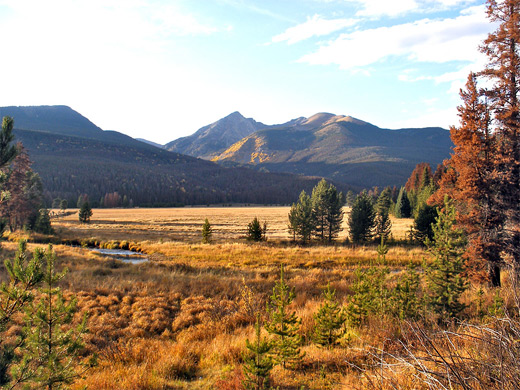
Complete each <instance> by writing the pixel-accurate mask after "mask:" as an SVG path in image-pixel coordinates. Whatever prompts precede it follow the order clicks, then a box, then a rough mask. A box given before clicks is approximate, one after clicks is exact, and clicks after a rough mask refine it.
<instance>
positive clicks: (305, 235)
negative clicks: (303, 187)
mask: <svg viewBox="0 0 520 390" xmlns="http://www.w3.org/2000/svg"><path fill="white" fill-rule="evenodd" d="M314 230H315V217H314V212H313V208H312V201H311V198H310V197H309V196H308V195H307V194H306V193H305V191H302V192H301V193H300V197H299V199H298V203H297V204H293V205H292V207H291V210H290V211H289V231H290V232H292V233H293V236H294V238H296V237H298V238H299V239H300V240H301V241H302V243H304V244H305V243H307V242H308V241H309V240H310V239H311V234H312V232H313V231H314Z"/></svg>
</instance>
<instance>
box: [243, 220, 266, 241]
mask: <svg viewBox="0 0 520 390" xmlns="http://www.w3.org/2000/svg"><path fill="white" fill-rule="evenodd" d="M266 231H267V224H266V223H265V222H264V226H263V227H262V225H261V224H260V221H259V220H258V218H257V217H254V218H253V220H252V221H251V222H249V224H248V225H247V232H246V237H247V239H248V240H249V241H263V240H265V233H266Z"/></svg>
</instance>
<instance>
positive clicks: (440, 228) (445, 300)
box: [426, 197, 468, 319]
mask: <svg viewBox="0 0 520 390" xmlns="http://www.w3.org/2000/svg"><path fill="white" fill-rule="evenodd" d="M426 244H427V247H428V251H429V252H430V254H431V255H432V256H433V261H432V262H431V263H430V264H429V265H428V266H426V279H427V285H428V290H429V305H430V307H431V308H432V309H433V311H435V312H436V313H438V314H439V315H440V318H441V319H451V318H455V317H457V316H458V315H459V313H460V312H461V311H462V310H463V309H464V308H465V305H464V304H463V303H462V302H460V296H461V295H462V293H463V292H464V291H465V290H466V289H467V287H468V285H467V281H466V278H465V276H464V274H463V272H464V260H463V258H462V254H463V253H464V245H465V238H464V234H463V232H462V229H460V228H457V227H456V215H455V208H454V206H453V204H452V201H450V200H449V199H448V198H447V197H445V201H444V207H443V208H442V210H441V211H440V212H439V215H438V217H437V222H436V224H435V225H434V226H433V241H430V240H427V241H426Z"/></svg>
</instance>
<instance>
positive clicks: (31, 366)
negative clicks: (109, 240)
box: [12, 245, 94, 390]
mask: <svg viewBox="0 0 520 390" xmlns="http://www.w3.org/2000/svg"><path fill="white" fill-rule="evenodd" d="M44 256H45V260H46V269H45V271H44V276H43V287H42V288H40V293H41V299H40V301H39V302H38V303H37V304H32V305H31V306H30V307H29V308H28V311H27V315H26V325H25V328H24V336H25V341H24V344H23V345H22V347H21V348H20V349H21V352H22V355H23V358H22V361H21V362H20V363H19V364H17V365H16V366H15V367H14V368H13V369H12V375H13V378H14V380H15V381H19V380H21V379H23V380H24V381H27V382H28V383H30V384H32V385H33V386H38V387H40V388H46V389H47V390H52V389H60V388H62V387H63V385H65V384H70V383H72V382H73V380H74V379H75V378H77V377H78V376H79V375H80V372H78V371H77V370H78V369H80V370H81V371H84V370H86V369H87V368H88V367H90V366H91V365H92V364H94V360H93V358H91V359H90V360H89V361H88V362H87V361H82V360H80V357H79V352H80V350H81V349H82V348H83V347H84V344H83V340H82V337H83V335H84V334H85V333H86V319H87V318H86V316H83V321H82V322H81V323H80V324H79V325H78V326H77V327H76V328H72V327H71V325H70V324H71V322H72V320H73V316H74V313H75V312H76V310H77V308H76V299H75V298H73V299H71V300H70V301H69V302H66V300H65V298H64V297H63V293H62V291H61V289H60V288H59V287H58V286H57V283H58V282H59V280H61V279H62V278H63V277H64V276H65V274H66V273H67V270H66V269H65V270H64V271H63V272H61V273H56V269H55V260H56V255H55V254H54V251H53V250H52V246H50V245H49V248H48V250H47V251H45V255H44ZM64 326H68V327H69V329H65V328H64Z"/></svg>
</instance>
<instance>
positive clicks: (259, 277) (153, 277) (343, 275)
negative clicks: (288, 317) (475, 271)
mask: <svg viewBox="0 0 520 390" xmlns="http://www.w3.org/2000/svg"><path fill="white" fill-rule="evenodd" d="M288 210H289V208H287V207H250V208H249V207H229V208H228V207H225V208H216V207H208V208H205V207H202V208H179V209H95V210H94V214H93V217H92V220H91V222H90V223H89V224H80V223H79V222H78V221H77V214H71V215H68V216H63V217H59V218H57V219H53V226H54V228H55V229H56V234H57V236H59V237H61V238H67V239H72V238H76V239H87V238H88V239H92V240H93V241H97V242H100V243H106V242H109V241H111V240H118V241H123V240H126V241H129V242H132V243H133V244H134V245H135V246H136V247H137V248H139V249H140V250H141V251H142V252H144V253H146V254H147V255H148V256H149V258H150V261H148V262H146V263H142V264H137V265H133V264H126V263H122V262H120V261H115V260H113V259H111V258H109V257H107V256H104V255H101V254H98V253H95V252H92V251H90V250H89V249H88V248H84V247H71V246H66V245H55V246H54V250H55V251H56V254H57V257H58V264H59V267H60V268H62V267H67V268H68V269H69V273H68V275H67V276H66V278H65V279H64V280H63V281H62V288H63V289H64V290H65V292H66V294H67V296H69V297H70V296H72V295H75V296H76V297H77V298H78V304H79V308H80V312H79V313H78V314H77V317H78V319H79V318H80V316H81V313H82V312H85V311H86V312H88V313H89V323H88V324H89V325H88V328H89V333H88V335H87V337H86V340H85V341H86V351H85V353H86V354H91V353H96V354H97V355H98V362H99V363H98V365H97V366H96V367H94V368H92V369H91V370H89V371H88V372H87V373H86V375H85V376H84V377H83V378H82V379H80V380H78V381H76V383H75V384H74V385H73V386H72V388H73V389H81V388H83V386H87V387H88V388H90V389H100V390H103V389H107V390H108V389H136V390H137V389H150V390H152V389H154V390H155V389H237V390H238V389H242V388H243V387H242V380H243V373H242V364H243V361H244V353H245V351H246V339H249V340H252V339H253V337H254V326H253V325H254V322H255V317H256V314H257V313H263V312H264V309H265V305H266V302H267V300H268V298H269V296H270V295H271V293H272V290H273V286H274V285H275V283H276V281H277V280H278V279H279V272H280V265H281V264H284V266H285V270H286V280H287V282H288V284H289V285H290V286H291V287H294V289H295V294H296V298H295V300H294V302H293V303H292V304H291V310H294V311H295V312H296V314H297V316H298V317H299V318H301V329H300V334H301V336H302V338H303V341H304V342H303V346H302V351H303V352H304V353H305V356H304V358H303V360H302V362H301V364H300V366H299V368H298V369H296V370H286V369H282V368H281V367H279V366H277V367H275V368H274V370H273V371H272V375H271V377H272V380H273V388H279V389H365V388H380V389H386V388H396V387H395V383H399V386H398V387H397V388H403V389H422V388H425V389H426V388H429V387H428V386H427V385H426V384H425V383H424V382H423V381H422V380H421V378H420V376H417V375H412V374H413V372H412V371H410V372H408V371H407V370H410V368H406V367H404V368H403V369H402V371H400V372H399V375H398V377H399V378H398V382H395V381H394V382H393V381H392V380H383V376H382V375H380V371H379V368H374V369H372V368H370V367H371V366H370V364H371V363H370V362H371V361H372V360H373V359H374V351H375V350H376V349H378V348H383V349H385V350H387V351H391V352H394V353H397V352H398V351H402V350H403V343H402V337H403V332H404V330H403V323H401V322H400V321H399V320H396V319H395V318H389V317H385V316H369V317H368V318H367V319H365V320H364V321H363V323H362V325H361V326H358V327H349V329H348V331H347V333H346V335H345V336H344V337H343V338H342V339H341V341H340V345H339V346H337V347H335V348H333V349H326V348H321V347H318V346H316V345H315V344H314V343H312V342H311V334H312V329H313V326H314V314H315V313H316V312H317V310H318V309H319V307H320V304H321V302H322V298H321V295H322V291H323V289H324V288H325V287H326V286H327V284H328V283H330V285H331V287H333V288H334V289H335V290H336V291H337V299H338V301H339V302H340V303H341V304H342V305H347V304H348V303H349V301H350V299H351V296H352V293H353V290H352V285H353V283H354V282H355V271H356V270H357V269H359V268H364V269H366V268H368V267H376V268H377V267H379V268H381V267H388V269H389V274H388V278H389V281H390V282H389V283H391V284H392V283H393V284H394V285H395V280H396V279H397V278H398V277H399V276H400V275H402V274H403V272H404V270H405V268H406V266H407V265H408V264H410V263H412V264H415V265H419V266H420V265H421V264H422V262H423V260H424V259H425V258H428V254H427V253H426V251H425V250H424V249H423V248H421V247H420V246H415V245H410V244H409V243H407V241H406V240H405V237H406V232H407V231H408V229H409V226H410V224H411V220H393V221H392V222H393V229H392V235H393V237H394V242H392V243H391V245H389V250H388V253H387V254H386V259H385V261H384V263H382V262H381V261H379V262H378V261H377V258H378V254H377V245H375V244H374V245H369V246H358V247H353V246H351V245H344V244H343V241H344V238H345V237H346V235H347V232H346V231H345V230H346V229H345V230H344V231H342V232H341V234H340V237H339V238H338V240H337V242H336V243H335V244H333V245H330V246H322V245H317V244H313V245H309V246H299V245H297V244H294V243H292V242H291V237H290V235H289V234H288V233H287V213H288ZM346 211H347V213H348V210H346ZM255 216H257V217H258V218H259V219H260V220H261V221H264V220H265V221H267V224H268V225H267V226H268V231H267V238H268V240H267V241H266V242H262V243H249V242H247V241H246V240H245V238H244V235H245V228H246V226H247V223H248V222H250V221H251V219H252V218H253V217H255ZM204 218H208V219H209V221H210V222H211V224H212V226H213V229H214V234H213V242H212V243H211V244H202V243H201V233H200V230H201V227H202V222H203V221H204ZM345 220H346V219H345ZM344 225H346V222H344ZM16 238H18V235H13V237H12V240H9V241H6V242H3V243H2V258H7V257H12V256H13V254H14V251H15V249H16V242H15V239H16ZM36 246H38V244H29V250H34V248H35V247H36ZM39 246H41V244H40V245H39ZM0 275H1V278H2V279H5V270H4V269H3V268H0ZM476 294H477V289H476V287H472V288H470V289H469V290H468V291H467V292H466V293H465V295H464V296H463V301H464V302H465V303H467V305H468V307H471V310H474V305H475V297H476V296H477V295H476ZM493 294H494V292H492V291H488V290H484V292H483V293H482V294H481V295H479V297H480V299H481V301H482V302H483V303H484V304H485V305H488V306H489V305H491V304H492V300H493ZM263 335H265V332H264V333H263ZM408 374H409V375H408Z"/></svg>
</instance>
